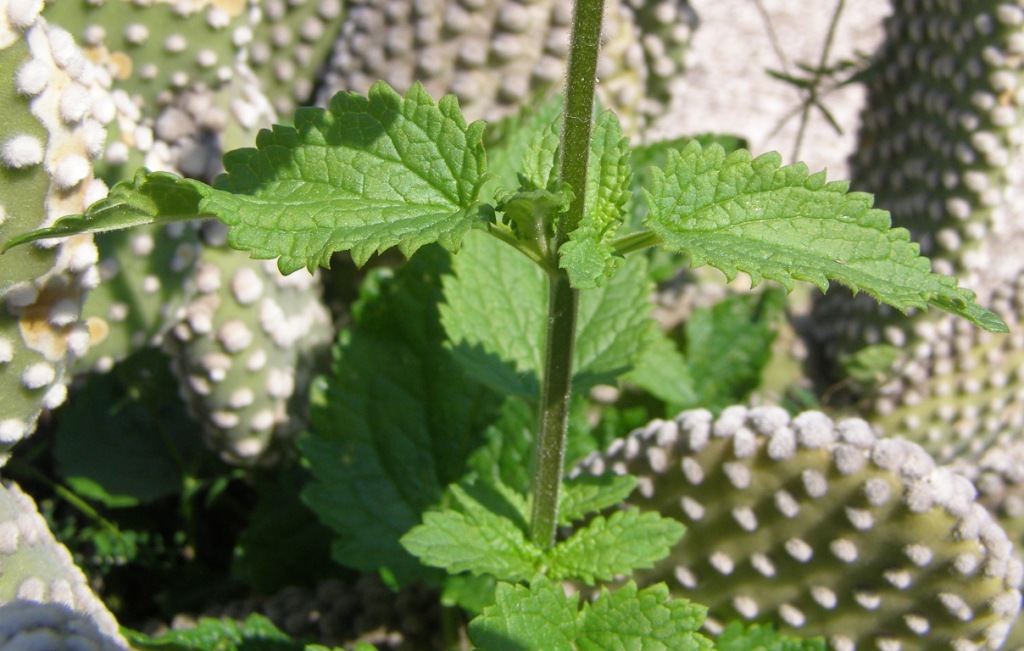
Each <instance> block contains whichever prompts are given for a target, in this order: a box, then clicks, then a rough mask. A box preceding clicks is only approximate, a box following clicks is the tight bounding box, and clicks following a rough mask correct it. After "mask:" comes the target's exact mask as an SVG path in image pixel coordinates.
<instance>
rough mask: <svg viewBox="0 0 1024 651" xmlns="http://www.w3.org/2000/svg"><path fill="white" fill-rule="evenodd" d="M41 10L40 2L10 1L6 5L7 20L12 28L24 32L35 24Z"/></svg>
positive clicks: (34, 0)
mask: <svg viewBox="0 0 1024 651" xmlns="http://www.w3.org/2000/svg"><path fill="white" fill-rule="evenodd" d="M42 10H43V3H42V0H11V2H10V3H9V4H8V5H7V20H9V21H10V23H11V25H13V26H14V27H17V28H18V29H21V30H25V29H28V28H29V27H31V26H32V24H33V23H34V22H36V18H37V17H38V16H39V12H40V11H42Z"/></svg>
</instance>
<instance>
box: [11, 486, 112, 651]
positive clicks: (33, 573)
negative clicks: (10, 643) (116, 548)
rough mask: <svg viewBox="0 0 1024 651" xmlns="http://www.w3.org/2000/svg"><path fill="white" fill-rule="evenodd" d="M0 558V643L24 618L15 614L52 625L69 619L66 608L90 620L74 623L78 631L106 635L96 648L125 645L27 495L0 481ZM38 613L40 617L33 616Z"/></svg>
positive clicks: (82, 575)
mask: <svg viewBox="0 0 1024 651" xmlns="http://www.w3.org/2000/svg"><path fill="white" fill-rule="evenodd" d="M0 563H2V564H3V575H2V576H0V645H2V643H3V642H4V637H5V635H10V632H11V629H10V628H8V627H9V626H11V625H12V623H14V622H18V621H21V622H22V623H25V621H26V620H21V619H20V618H21V617H26V618H27V621H28V622H31V621H37V623H38V624H39V625H42V624H44V623H46V622H52V624H53V625H54V626H57V621H54V620H61V619H64V620H67V619H73V617H72V613H71V612H67V611H68V610H70V611H73V613H76V614H78V615H81V616H84V617H85V618H88V620H91V622H92V626H89V627H85V626H82V627H80V628H79V629H78V630H79V631H80V632H86V631H89V629H90V628H93V627H95V628H98V629H99V630H98V633H97V634H96V636H95V637H97V638H105V639H106V646H101V648H104V649H106V648H110V647H113V648H118V649H122V648H127V644H125V642H124V640H123V639H122V638H121V635H120V633H119V632H118V626H117V622H116V621H115V620H114V616H113V615H111V614H110V612H109V611H108V610H107V608H106V607H105V606H104V605H103V602H101V601H100V600H99V599H98V598H97V597H96V595H94V594H93V593H92V590H90V588H89V585H88V583H87V582H86V578H85V575H84V574H82V571H81V570H80V569H78V567H76V566H75V564H74V562H73V561H72V559H71V554H70V553H69V552H68V550H67V548H66V547H64V546H63V545H61V544H60V543H58V542H57V541H56V540H55V539H54V537H53V534H51V533H50V530H49V529H48V528H47V526H46V521H45V520H44V519H43V516H41V515H40V514H39V511H38V510H37V509H36V505H35V503H34V502H33V501H32V498H30V497H29V496H27V495H26V494H25V493H23V492H22V491H21V489H19V488H18V487H17V486H16V485H14V484H12V483H10V482H4V483H3V485H0ZM29 604H33V605H38V606H42V605H44V604H45V605H50V604H52V605H53V606H55V607H56V606H59V607H60V608H61V609H62V610H63V611H64V612H60V613H57V612H55V611H54V609H53V608H48V609H46V608H44V609H33V608H30V607H29ZM43 613H45V618H44V619H43V620H34V617H36V616H42V614H43ZM58 615H59V617H58ZM51 618H53V619H51ZM93 632H95V631H93ZM4 648H8V647H7V646H4ZM33 648H35V647H33ZM46 648H53V647H46ZM58 648H59V647H58ZM76 648H77V647H76Z"/></svg>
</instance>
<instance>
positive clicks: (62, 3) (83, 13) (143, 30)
mask: <svg viewBox="0 0 1024 651" xmlns="http://www.w3.org/2000/svg"><path fill="white" fill-rule="evenodd" d="M245 9H246V2H244V0H238V1H236V2H217V3H205V2H203V3H200V2H196V3H192V4H191V5H190V4H189V3H180V2H179V3H170V2H130V1H128V0H103V1H101V2H92V1H88V2H87V1H86V0H51V1H50V2H47V3H46V7H45V9H44V11H43V15H44V16H45V17H46V19H47V20H49V21H50V22H52V23H55V24H57V25H61V26H63V27H64V28H65V29H67V30H68V31H69V32H71V34H72V36H74V38H75V40H76V41H77V42H79V43H81V44H82V47H83V48H84V51H85V53H86V55H88V57H89V58H90V59H91V60H92V61H94V62H95V63H96V64H97V65H99V66H102V67H103V68H104V69H105V71H106V72H107V73H109V75H110V77H111V81H112V83H113V84H114V85H115V86H116V87H117V88H120V89H123V90H124V91H125V92H126V93H127V95H128V98H130V100H131V101H133V102H135V103H136V104H137V105H139V106H146V107H152V106H153V105H154V104H167V103H169V101H170V100H171V98H172V97H173V94H172V93H173V92H174V91H178V90H183V89H186V88H192V87H195V86H196V85H197V84H202V85H204V86H206V87H215V86H217V85H219V84H221V83H224V82H225V81H227V80H229V79H230V78H231V75H232V68H233V67H234V62H235V57H236V55H237V53H238V50H239V47H241V46H242V45H245V44H247V43H248V41H249V40H251V39H252V30H251V29H250V28H249V27H248V25H247V22H248V17H247V16H246V15H245V13H244V10H245Z"/></svg>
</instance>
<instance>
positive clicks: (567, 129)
mask: <svg viewBox="0 0 1024 651" xmlns="http://www.w3.org/2000/svg"><path fill="white" fill-rule="evenodd" d="M603 10H604V0H576V3H575V7H574V10H573V24H572V35H571V37H570V44H569V63H568V71H567V73H566V85H565V109H564V111H565V112H564V114H563V122H562V143H561V149H560V154H559V156H560V157H559V161H558V178H559V181H561V182H563V183H565V184H567V185H568V186H569V187H571V188H572V189H573V191H574V192H575V193H576V197H575V198H574V199H573V202H572V204H571V205H570V206H569V210H568V211H567V212H566V213H565V214H564V215H563V217H562V219H561V221H560V222H559V223H557V224H556V225H555V235H554V238H553V241H552V244H551V250H550V255H551V258H552V259H554V260H557V259H558V258H557V256H558V249H559V247H560V246H561V245H562V244H563V243H565V241H566V240H567V239H568V237H569V233H571V232H572V231H573V230H574V229H575V228H576V227H577V226H578V225H579V223H580V220H581V219H582V218H583V211H584V210H585V205H584V194H585V192H584V190H585V188H586V185H587V159H588V155H589V153H590V132H591V127H592V123H593V115H594V86H595V83H596V74H597V53H598V49H599V47H600V44H601V18H602V14H603ZM552 267H553V270H551V271H549V273H548V326H547V337H546V338H545V343H544V376H543V383H542V386H541V401H540V409H541V412H540V423H539V430H540V434H539V436H538V437H537V449H536V455H535V463H534V477H533V490H532V507H531V513H530V538H531V539H532V540H533V542H534V543H535V544H537V545H540V546H542V547H551V546H552V545H554V542H555V526H556V524H557V522H558V498H559V492H560V490H561V484H562V467H563V465H564V463H565V444H566V428H567V425H568V417H569V399H570V397H571V395H572V355H573V346H574V343H575V337H576V312H577V306H578V304H579V291H578V290H576V289H574V288H573V287H572V286H571V285H570V284H569V276H568V274H566V272H565V271H564V270H562V269H559V268H558V265H557V264H555V265H552Z"/></svg>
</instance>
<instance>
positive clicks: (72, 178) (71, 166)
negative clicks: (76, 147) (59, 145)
mask: <svg viewBox="0 0 1024 651" xmlns="http://www.w3.org/2000/svg"><path fill="white" fill-rule="evenodd" d="M91 173H92V165H90V164H89V161H88V160H87V159H86V158H85V157H84V156H81V155H80V154H68V155H67V156H65V157H64V158H63V159H61V160H60V161H58V162H57V165H56V167H55V168H54V170H53V183H54V185H56V186H57V187H58V188H60V189H61V190H70V189H71V188H73V187H75V186H76V185H78V184H79V183H81V182H82V181H83V180H85V178H86V177H87V176H89V175H90V174H91Z"/></svg>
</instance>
